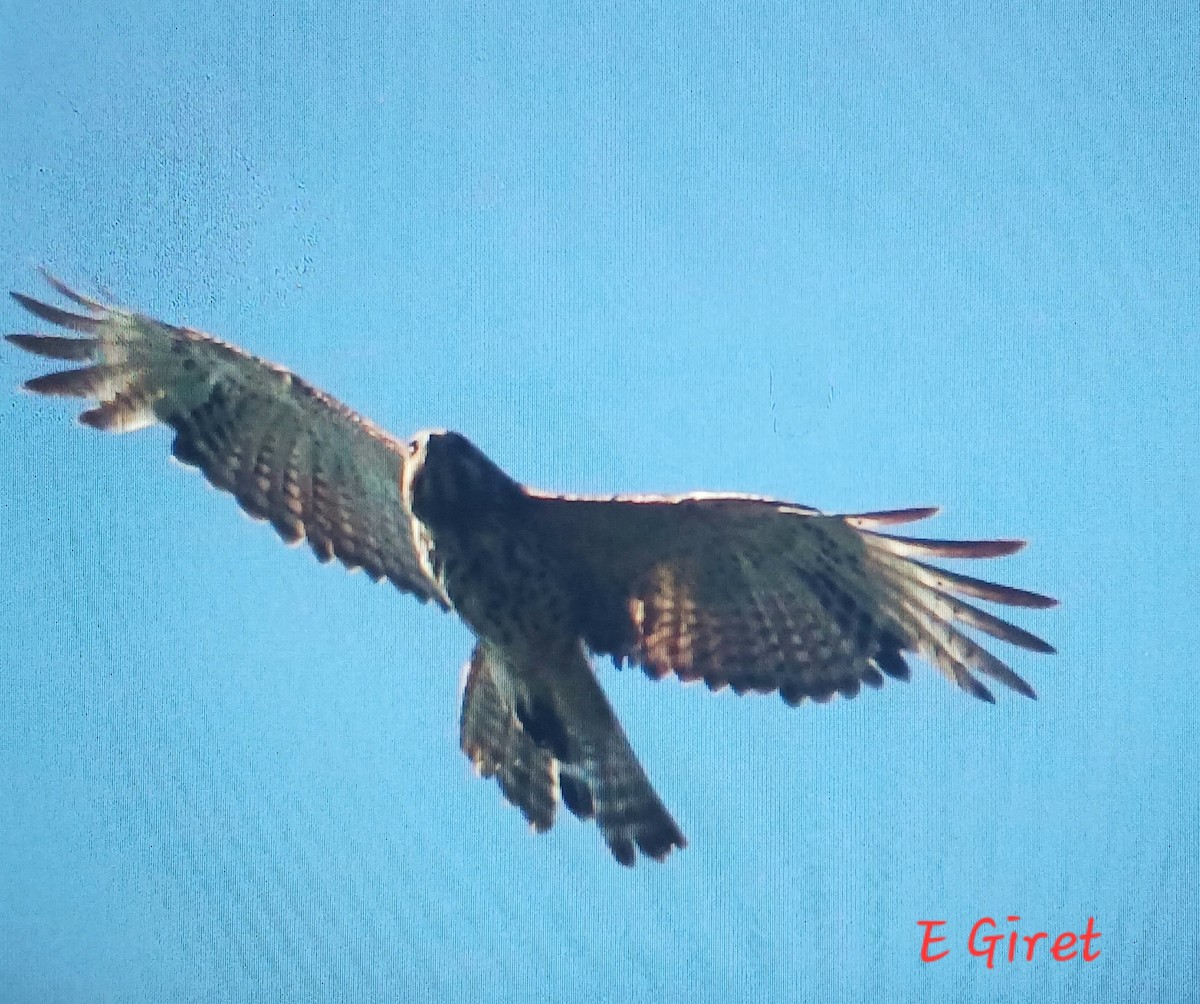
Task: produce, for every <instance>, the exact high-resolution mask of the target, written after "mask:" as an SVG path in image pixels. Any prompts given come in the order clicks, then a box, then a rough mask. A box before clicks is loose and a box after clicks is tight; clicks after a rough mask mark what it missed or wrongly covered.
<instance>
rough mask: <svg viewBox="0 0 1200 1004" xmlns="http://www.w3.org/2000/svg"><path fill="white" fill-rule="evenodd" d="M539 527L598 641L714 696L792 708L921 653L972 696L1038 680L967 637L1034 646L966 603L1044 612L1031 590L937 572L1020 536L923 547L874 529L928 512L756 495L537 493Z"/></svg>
mask: <svg viewBox="0 0 1200 1004" xmlns="http://www.w3.org/2000/svg"><path fill="white" fill-rule="evenodd" d="M531 498H532V499H533V501H534V504H535V507H536V512H537V518H538V520H539V522H540V523H541V524H542V525H543V527H544V529H545V532H546V533H547V534H548V535H549V536H550V537H551V539H553V540H554V542H555V545H556V546H557V547H558V548H559V549H560V551H561V552H562V553H563V554H564V555H565V556H566V558H567V560H568V561H569V562H570V563H571V564H572V567H574V568H575V569H576V576H577V578H578V579H579V581H580V582H582V583H586V586H583V587H581V592H586V596H583V597H581V600H580V608H581V610H582V611H583V612H584V614H583V616H584V618H585V623H586V624H587V629H586V632H585V637H586V639H587V641H588V643H589V645H590V646H591V647H592V648H593V650H595V651H598V652H603V653H607V654H611V655H613V657H614V658H615V659H617V660H618V661H621V660H624V659H629V660H630V661H632V662H635V663H637V664H639V665H641V666H642V667H643V668H644V669H645V670H646V672H647V673H649V674H650V675H652V676H655V677H661V676H664V675H666V674H668V673H674V674H675V675H676V676H678V677H680V678H681V679H683V680H697V679H702V680H704V681H705V683H706V684H707V685H708V686H709V687H710V688H711V689H714V690H716V689H720V688H722V687H725V686H729V687H732V688H733V690H734V691H736V692H737V693H744V692H746V691H754V692H759V693H769V692H774V691H778V692H779V693H780V694H781V695H782V696H783V698H784V700H786V701H787V702H788V703H791V704H798V703H800V702H801V701H802V700H804V699H805V698H812V699H814V700H817V701H826V700H829V699H830V698H832V697H833V696H834V694H838V693H840V694H842V695H843V696H846V697H853V696H855V695H856V694H857V693H858V692H859V690H860V688H861V686H862V684H867V685H868V686H870V687H879V686H881V685H882V683H883V679H884V676H885V675H887V676H892V677H896V678H899V679H907V678H908V675H909V666H908V663H907V661H906V659H905V653H909V652H913V653H917V654H919V655H920V656H921V657H923V658H924V659H925V660H926V661H928V662H929V663H930V664H931V665H933V666H934V667H935V668H936V669H938V670H939V671H940V672H941V673H942V674H944V675H945V676H946V677H947V678H948V679H949V680H951V681H952V682H953V683H955V684H957V685H958V686H959V687H962V688H963V689H964V690H966V691H968V692H969V693H971V694H974V695H975V696H976V697H979V698H981V699H983V700H986V701H991V700H993V698H992V695H991V693H990V691H989V690H988V689H987V687H985V686H984V684H983V683H982V682H981V681H980V680H979V679H978V678H977V676H976V675H975V674H976V673H979V674H982V675H984V676H988V677H991V678H992V679H994V680H997V681H999V682H1000V683H1003V684H1004V685H1006V686H1008V687H1010V688H1012V689H1013V690H1016V691H1018V692H1019V693H1022V694H1025V695H1026V696H1028V697H1033V696H1035V695H1034V692H1033V689H1032V688H1031V687H1030V686H1029V685H1028V684H1027V683H1026V682H1025V681H1024V680H1023V679H1021V677H1019V676H1018V675H1017V674H1016V673H1015V672H1013V670H1012V669H1011V668H1010V667H1009V666H1007V665H1006V664H1005V663H1004V662H1003V661H1002V660H1001V659H999V658H997V657H996V656H994V655H992V654H991V653H990V652H989V651H987V650H986V649H985V648H984V647H983V646H982V645H980V644H979V643H978V642H976V641H974V640H973V639H972V638H971V637H969V636H968V635H967V634H965V633H964V632H963V631H962V630H961V626H966V627H970V628H973V629H975V630H978V631H982V632H984V633H985V634H988V635H991V636H992V637H994V638H998V639H1000V640H1002V641H1005V642H1007V643H1009V644H1012V645H1015V646H1017V647H1020V648H1024V649H1028V650H1031V651H1035V652H1052V651H1053V649H1052V648H1051V647H1050V646H1049V645H1048V644H1046V643H1045V642H1044V641H1042V640H1041V639H1040V638H1038V637H1036V636H1035V635H1033V634H1031V633H1030V632H1028V631H1026V630H1024V629H1023V628H1020V627H1017V626H1016V625H1014V624H1010V623H1008V622H1007V621H1005V620H1002V619H1000V618H999V617H997V616H995V615H993V614H990V613H988V612H986V611H984V610H982V609H980V608H978V607H975V606H973V605H971V604H969V603H967V602H966V601H964V600H962V599H960V598H959V596H961V595H966V596H971V597H975V598H979V599H983V600H987V601H990V602H992V603H998V604H1004V605H1009V606H1024V607H1049V606H1053V605H1054V603H1055V601H1054V600H1052V599H1050V598H1049V597H1046V596H1041V595H1039V594H1037V593H1031V592H1027V591H1025V590H1022V589H1016V588H1013V587H1010V586H1002V585H996V584H993V583H990V582H985V581H983V580H982V579H976V578H972V577H970V576H967V575H962V574H959V573H956V572H951V571H947V570H945V569H941V568H938V567H936V566H933V565H930V564H928V563H926V562H925V561H923V560H921V559H923V558H991V557H1000V556H1003V555H1007V554H1012V553H1013V552H1014V551H1017V550H1019V549H1020V548H1021V547H1022V546H1024V542H1023V541H1017V540H988V541H946V540H920V539H915V538H910V537H901V536H895V535H890V534H885V533H882V532H880V531H879V528H881V527H887V526H891V525H894V524H898V523H906V522H911V521H914V520H918V519H923V518H926V517H928V516H931V515H933V514H934V513H935V512H936V511H937V510H936V509H931V508H921V509H903V510H895V511H888V512H874V513H860V514H857V515H827V514H824V513H821V512H820V511H818V510H816V509H812V508H810V507H807V506H801V505H794V504H791V503H786V502H779V501H775V500H771V499H763V498H754V497H749V496H734V495H728V496H721V495H711V494H701V495H684V496H677V497H652V496H641V497H639V496H613V497H611V498H591V499H588V498H569V497H560V496H552V495H546V494H541V493H531Z"/></svg>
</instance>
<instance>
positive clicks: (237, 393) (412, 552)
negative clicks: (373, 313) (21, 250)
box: [8, 276, 448, 607]
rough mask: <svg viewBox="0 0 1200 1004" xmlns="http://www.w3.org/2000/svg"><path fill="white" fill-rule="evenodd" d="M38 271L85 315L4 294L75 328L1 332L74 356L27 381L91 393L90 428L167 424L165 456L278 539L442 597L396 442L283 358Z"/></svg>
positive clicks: (60, 391) (42, 388) (63, 391)
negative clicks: (169, 436)
mask: <svg viewBox="0 0 1200 1004" xmlns="http://www.w3.org/2000/svg"><path fill="white" fill-rule="evenodd" d="M46 278H47V279H48V280H49V281H50V283H51V285H52V286H53V287H54V288H55V289H56V290H57V291H58V292H59V293H61V294H62V295H63V296H65V297H67V298H69V299H70V300H72V301H74V302H75V303H76V304H78V305H79V306H80V307H82V308H84V310H85V311H86V312H85V313H72V312H69V311H65V310H61V309H59V308H57V307H52V306H49V305H48V304H45V303H41V302H39V301H37V300H34V299H31V298H30V297H27V296H23V295H22V294H20V293H13V294H12V295H13V298H14V299H16V301H17V302H18V303H19V304H21V306H22V307H24V308H25V309H26V310H28V311H29V312H30V313H32V314H33V315H35V316H36V317H38V318H40V319H42V320H43V321H48V322H50V323H51V324H55V325H58V326H60V327H64V328H69V329H71V330H73V331H76V332H79V333H80V334H81V335H82V336H83V337H80V338H70V337H62V336H60V335H47V334H41V333H38V334H16V335H9V336H8V340H9V341H10V342H12V343H13V344H14V345H17V346H18V347H20V348H22V349H25V350H26V351H29V352H33V353H35V354H37V355H40V356H47V357H49V358H51V359H65V360H69V361H70V362H75V363H83V364H85V365H83V366H81V367H78V368H75V369H68V370H63V371H61V372H57V373H49V374H47V375H45V376H40V377H36V378H34V379H32V380H30V381H28V382H27V383H26V384H25V386H26V388H28V389H29V390H31V391H34V392H35V393H38V394H48V395H56V396H66V397H80V398H86V399H90V400H92V401H94V402H96V406H95V407H93V408H91V409H90V410H88V411H85V412H83V414H81V415H80V416H79V420H80V421H81V422H82V423H83V424H84V425H88V426H91V427H92V428H94V429H101V430H105V431H108V432H129V431H132V430H134V429H139V428H142V427H144V426H147V425H151V424H153V423H155V422H162V423H164V424H165V425H168V426H170V427H171V428H172V429H174V430H175V441H174V445H173V447H172V452H173V453H174V455H175V456H176V457H177V458H178V459H179V460H180V461H182V462H183V463H185V464H188V465H191V466H194V467H198V468H199V469H200V470H201V471H202V472H203V473H204V476H205V477H206V478H207V479H208V480H209V481H210V482H211V483H212V484H213V485H215V486H216V487H217V488H220V489H223V490H225V491H227V492H230V493H231V494H232V495H233V496H234V497H235V498H236V499H237V500H238V502H239V503H240V505H241V506H242V508H243V509H245V510H246V512H248V513H249V514H250V515H251V516H253V517H255V518H257V519H265V520H269V521H270V523H271V524H272V525H273V526H274V527H275V529H276V530H277V531H278V533H279V535H280V536H281V537H282V538H283V539H284V540H285V541H288V542H289V543H296V542H298V541H300V540H302V539H307V541H308V544H309V547H311V548H312V550H313V553H314V554H316V556H317V558H318V559H320V560H321V561H323V562H324V561H330V560H332V559H333V558H334V557H335V556H336V557H337V558H338V559H339V560H340V561H341V562H342V563H343V564H345V565H346V566H347V567H349V568H352V569H354V568H361V569H363V570H364V571H365V572H366V573H367V574H368V575H370V576H371V577H372V578H373V579H377V580H378V579H382V578H387V579H390V580H391V581H392V582H393V583H395V585H396V586H398V587H399V588H400V589H403V590H405V591H407V592H410V593H414V594H415V595H416V596H418V597H419V598H420V599H421V600H423V601H424V600H434V601H435V602H437V603H439V604H440V605H441V606H443V607H444V606H447V605H448V601H447V600H446V597H445V594H444V593H443V591H442V589H441V587H440V586H439V585H438V584H437V582H436V581H435V580H434V579H433V578H432V577H431V576H430V574H429V572H428V571H427V570H426V567H425V566H424V564H423V563H422V560H421V550H420V548H419V544H418V539H419V537H418V533H417V531H418V529H419V527H418V526H417V524H416V521H415V519H414V517H413V515H412V512H411V511H410V509H409V508H408V506H407V504H406V502H405V499H404V495H403V488H402V480H403V475H404V471H405V465H406V464H407V463H408V462H409V452H408V448H407V446H406V445H405V444H404V443H402V442H401V441H399V440H397V439H395V438H393V437H392V436H389V435H388V434H387V433H385V432H384V431H383V430H381V429H379V428H378V427H376V426H375V425H373V424H372V423H370V422H368V421H367V420H365V419H363V418H362V417H360V416H359V415H357V414H355V413H354V412H353V411H351V410H350V409H349V408H347V407H346V406H345V405H343V404H341V403H340V402H338V401H336V400H334V399H333V398H332V397H330V396H328V395H327V394H324V393H322V392H321V391H319V390H317V389H316V388H315V387H313V386H311V385H310V384H308V383H306V382H305V381H303V380H301V379H300V378H299V377H296V376H294V375H293V374H292V373H290V372H288V371H287V370H286V369H283V368H282V367H280V366H275V365H273V364H271V363H268V362H266V361H264V360H262V359H258V358H256V357H254V356H252V355H250V354H248V353H246V352H243V351H241V350H240V349H238V348H235V347H234V346H232V345H227V344H226V343H224V342H221V341H219V340H217V339H216V338H213V337H211V336H209V335H206V334H203V333H202V332H199V331H194V330H192V329H190V328H178V327H174V326H172V325H169V324H165V323H163V322H162V321H157V320H155V319H153V318H150V317H146V316H144V315H141V314H137V313H134V312H132V311H127V310H122V309H120V308H117V307H111V306H108V305H105V304H103V303H99V302H97V301H95V300H92V299H89V298H87V297H84V296H81V295H80V294H78V293H76V292H74V291H73V290H71V289H69V288H68V287H67V286H65V285H63V284H62V283H61V282H59V281H58V280H56V279H53V278H51V277H50V276H47V277H46Z"/></svg>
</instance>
